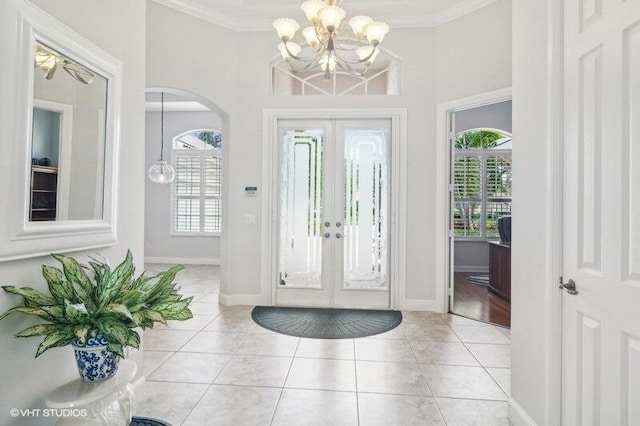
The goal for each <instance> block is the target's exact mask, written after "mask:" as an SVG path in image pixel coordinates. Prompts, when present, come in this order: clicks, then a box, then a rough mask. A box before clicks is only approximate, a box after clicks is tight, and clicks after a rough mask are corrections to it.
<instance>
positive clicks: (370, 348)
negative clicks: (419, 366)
mask: <svg viewBox="0 0 640 426" xmlns="http://www.w3.org/2000/svg"><path fill="white" fill-rule="evenodd" d="M354 342H355V345H356V360H358V361H391V362H416V358H415V356H414V355H413V351H412V350H411V347H410V346H409V343H408V342H407V341H406V340H397V339H372V338H365V339H355V340H354Z"/></svg>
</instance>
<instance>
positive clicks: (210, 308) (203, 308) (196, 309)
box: [189, 302, 223, 316]
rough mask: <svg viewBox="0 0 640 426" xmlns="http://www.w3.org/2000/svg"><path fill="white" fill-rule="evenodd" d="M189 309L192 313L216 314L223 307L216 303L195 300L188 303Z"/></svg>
mask: <svg viewBox="0 0 640 426" xmlns="http://www.w3.org/2000/svg"><path fill="white" fill-rule="evenodd" d="M189 309H190V310H191V312H192V313H193V314H194V315H213V316H217V315H218V314H219V313H220V312H222V309H223V307H221V306H220V305H218V304H217V303H205V302H195V303H191V304H190V305H189Z"/></svg>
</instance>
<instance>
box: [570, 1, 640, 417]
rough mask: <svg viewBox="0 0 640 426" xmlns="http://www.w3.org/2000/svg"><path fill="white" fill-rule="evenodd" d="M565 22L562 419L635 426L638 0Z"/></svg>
mask: <svg viewBox="0 0 640 426" xmlns="http://www.w3.org/2000/svg"><path fill="white" fill-rule="evenodd" d="M564 25H565V36H564V41H565V43H564V47H565V76H564V77H565V78H564V81H565V108H564V110H565V153H564V157H565V160H564V163H565V176H564V207H563V211H564V219H563V222H564V225H563V229H564V235H563V245H564V247H563V252H564V253H563V275H564V281H565V286H564V288H565V290H566V291H565V292H564V294H563V302H562V305H563V306H562V310H563V332H562V336H563V337H562V339H563V340H562V388H563V389H562V393H563V395H562V418H563V419H562V424H565V425H639V424H640V189H639V187H640V154H639V153H640V150H639V148H640V2H638V1H636V0H626V1H623V0H590V1H586V0H567V1H566V2H565V16H564ZM570 280H571V281H570ZM574 285H575V288H573V287H574Z"/></svg>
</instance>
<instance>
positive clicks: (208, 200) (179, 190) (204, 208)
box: [171, 129, 222, 235]
mask: <svg viewBox="0 0 640 426" xmlns="http://www.w3.org/2000/svg"><path fill="white" fill-rule="evenodd" d="M172 154H173V164H174V167H175V169H176V179H175V181H174V183H173V206H172V207H173V208H172V209H171V211H172V213H171V223H172V233H174V234H179V235H203V234H207V235H210V234H214V235H215V234H219V233H220V232H221V231H222V133H220V132H219V131H217V130H208V129H198V130H191V131H189V132H186V133H183V134H181V135H179V136H176V137H175V138H174V139H173V150H172Z"/></svg>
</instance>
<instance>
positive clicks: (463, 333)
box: [451, 325, 511, 345]
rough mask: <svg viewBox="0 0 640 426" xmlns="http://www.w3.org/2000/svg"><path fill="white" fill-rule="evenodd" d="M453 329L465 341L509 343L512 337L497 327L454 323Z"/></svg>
mask: <svg viewBox="0 0 640 426" xmlns="http://www.w3.org/2000/svg"><path fill="white" fill-rule="evenodd" d="M451 329H452V330H453V331H454V333H456V334H457V335H458V337H459V338H460V340H461V341H463V342H465V343H494V344H499V345H508V344H509V343H511V339H509V338H508V337H507V336H505V335H504V334H502V333H501V332H500V331H498V328H497V327H484V326H469V325H452V326H451Z"/></svg>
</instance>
